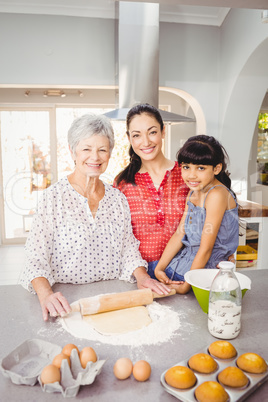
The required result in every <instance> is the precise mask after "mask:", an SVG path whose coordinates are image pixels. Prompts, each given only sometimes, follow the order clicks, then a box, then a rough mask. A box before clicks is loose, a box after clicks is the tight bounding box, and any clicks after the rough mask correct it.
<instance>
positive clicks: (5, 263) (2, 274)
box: [0, 245, 24, 285]
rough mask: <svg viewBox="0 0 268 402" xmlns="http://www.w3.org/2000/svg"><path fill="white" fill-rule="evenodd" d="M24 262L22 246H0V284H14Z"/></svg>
mask: <svg viewBox="0 0 268 402" xmlns="http://www.w3.org/2000/svg"><path fill="white" fill-rule="evenodd" d="M23 263H24V246H23V245H21V246H1V247H0V285H16V284H17V283H18V280H19V276H20V273H21V270H22V269H23Z"/></svg>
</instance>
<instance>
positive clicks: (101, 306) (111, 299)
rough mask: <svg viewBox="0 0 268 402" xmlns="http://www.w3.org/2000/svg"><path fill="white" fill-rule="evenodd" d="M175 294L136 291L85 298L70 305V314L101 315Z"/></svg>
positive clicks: (148, 290) (171, 292)
mask: <svg viewBox="0 0 268 402" xmlns="http://www.w3.org/2000/svg"><path fill="white" fill-rule="evenodd" d="M175 293H176V291H175V289H171V291H170V293H169V294H168V295H159V294H157V293H155V292H153V291H152V290H151V289H138V290H131V291H129V292H122V293H108V294H104V295H98V296H93V297H86V298H84V299H80V300H78V301H77V302H76V303H73V304H72V305H71V307H72V312H77V311H79V312H80V313H81V314H82V315H89V314H97V313H103V312H104V311H114V310H121V309H124V308H129V307H135V306H144V305H145V304H151V303H152V302H153V300H154V299H156V298H160V297H165V296H171V295H174V294H175Z"/></svg>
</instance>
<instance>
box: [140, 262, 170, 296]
mask: <svg viewBox="0 0 268 402" xmlns="http://www.w3.org/2000/svg"><path fill="white" fill-rule="evenodd" d="M133 275H134V276H135V278H136V280H137V287H138V289H145V288H149V289H151V290H152V291H153V292H156V293H157V294H159V295H168V294H169V293H170V291H171V288H170V286H167V285H165V284H163V283H161V282H158V281H157V280H155V279H152V278H151V277H150V276H149V275H148V274H147V272H146V269H145V268H144V267H139V268H136V269H135V271H134V272H133Z"/></svg>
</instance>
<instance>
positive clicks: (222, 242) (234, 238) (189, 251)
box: [148, 184, 239, 281]
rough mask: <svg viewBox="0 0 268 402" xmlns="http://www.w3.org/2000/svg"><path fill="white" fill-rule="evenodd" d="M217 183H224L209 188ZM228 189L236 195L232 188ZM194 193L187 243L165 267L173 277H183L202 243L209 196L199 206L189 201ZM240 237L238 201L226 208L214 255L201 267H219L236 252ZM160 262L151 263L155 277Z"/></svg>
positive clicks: (178, 279)
mask: <svg viewBox="0 0 268 402" xmlns="http://www.w3.org/2000/svg"><path fill="white" fill-rule="evenodd" d="M218 186H222V187H225V186H223V185H220V184H219V185H217V186H214V187H211V189H209V191H211V190H212V189H213V188H215V187H218ZM209 191H208V193H209ZM229 192H230V194H231V195H232V196H233V194H232V192H231V191H229ZM192 193H193V192H192V191H191V193H190V196H189V201H188V202H187V204H188V212H187V216H186V219H185V224H184V229H185V235H184V237H183V239H182V243H183V244H184V246H183V248H182V249H181V250H180V251H179V252H178V254H176V256H175V257H174V258H173V259H172V260H171V262H170V263H169V265H168V266H167V268H166V269H165V273H166V275H167V276H168V277H169V278H170V279H171V280H174V281H180V280H184V274H185V273H186V272H187V271H189V270H190V268H191V265H192V263H193V260H194V258H195V256H196V253H197V251H198V250H199V247H200V243H201V236H202V231H203V227H204V223H205V219H206V209H205V201H206V198H205V200H204V204H203V207H199V206H196V205H194V204H193V203H192V202H191V201H190V198H191V195H192ZM208 193H207V195H208ZM207 195H206V197H207ZM235 202H236V200H235ZM238 237H239V223H238V204H237V202H236V207H235V208H233V209H229V210H226V211H225V213H224V215H223V218H222V222H221V226H220V228H219V231H218V234H217V237H216V241H215V244H214V247H213V250H212V253H211V256H210V258H209V260H208V262H207V263H206V266H205V267H200V268H216V267H217V265H218V263H219V262H220V261H224V260H225V261H226V260H228V257H229V256H230V255H231V254H233V253H235V251H236V249H237V247H238ZM157 263H158V261H153V262H151V263H149V264H148V265H149V266H148V273H149V275H150V276H151V277H152V278H155V275H154V270H155V267H156V265H157Z"/></svg>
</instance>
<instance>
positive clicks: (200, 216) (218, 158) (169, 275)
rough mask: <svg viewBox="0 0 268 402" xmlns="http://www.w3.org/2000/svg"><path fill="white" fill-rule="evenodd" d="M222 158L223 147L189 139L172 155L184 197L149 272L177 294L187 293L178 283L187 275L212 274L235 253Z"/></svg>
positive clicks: (234, 221)
mask: <svg viewBox="0 0 268 402" xmlns="http://www.w3.org/2000/svg"><path fill="white" fill-rule="evenodd" d="M227 158H228V156H227V153H226V151H225V149H224V148H223V146H222V145H221V144H220V143H219V142H218V141H217V140H216V139H215V138H214V137H210V136H207V135H198V136H194V137H191V138H189V139H188V140H187V141H186V143H185V144H184V146H183V147H182V148H181V149H180V150H179V152H178V154H177V159H178V163H179V164H181V169H182V177H183V180H184V181H185V183H186V184H187V186H188V187H189V189H190V192H189V194H188V197H187V200H186V206H185V212H184V215H183V217H182V220H181V222H180V224H179V226H178V228H177V231H176V232H175V233H174V234H173V236H172V237H171V238H170V240H169V242H168V244H167V246H166V248H165V250H164V252H163V254H162V256H161V258H160V260H159V261H155V263H154V266H152V265H151V267H150V268H151V269H150V272H149V274H150V275H151V276H152V277H154V274H155V277H156V278H157V279H158V280H159V281H160V282H162V283H165V284H170V285H171V286H172V287H175V288H176V291H177V293H180V294H184V293H187V292H188V291H189V290H190V288H191V286H190V285H189V284H188V283H187V282H185V281H184V274H185V273H186V272H187V271H189V270H190V269H199V268H216V267H217V265H218V263H219V262H220V261H222V260H228V256H230V255H231V254H233V253H234V252H235V251H236V249H237V246H238V236H239V224H238V204H237V202H236V196H235V194H234V192H233V191H232V190H231V180H230V178H229V176H228V174H227V172H226V159H227ZM154 267H155V271H154V274H153V270H154ZM174 282H175V283H174Z"/></svg>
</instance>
